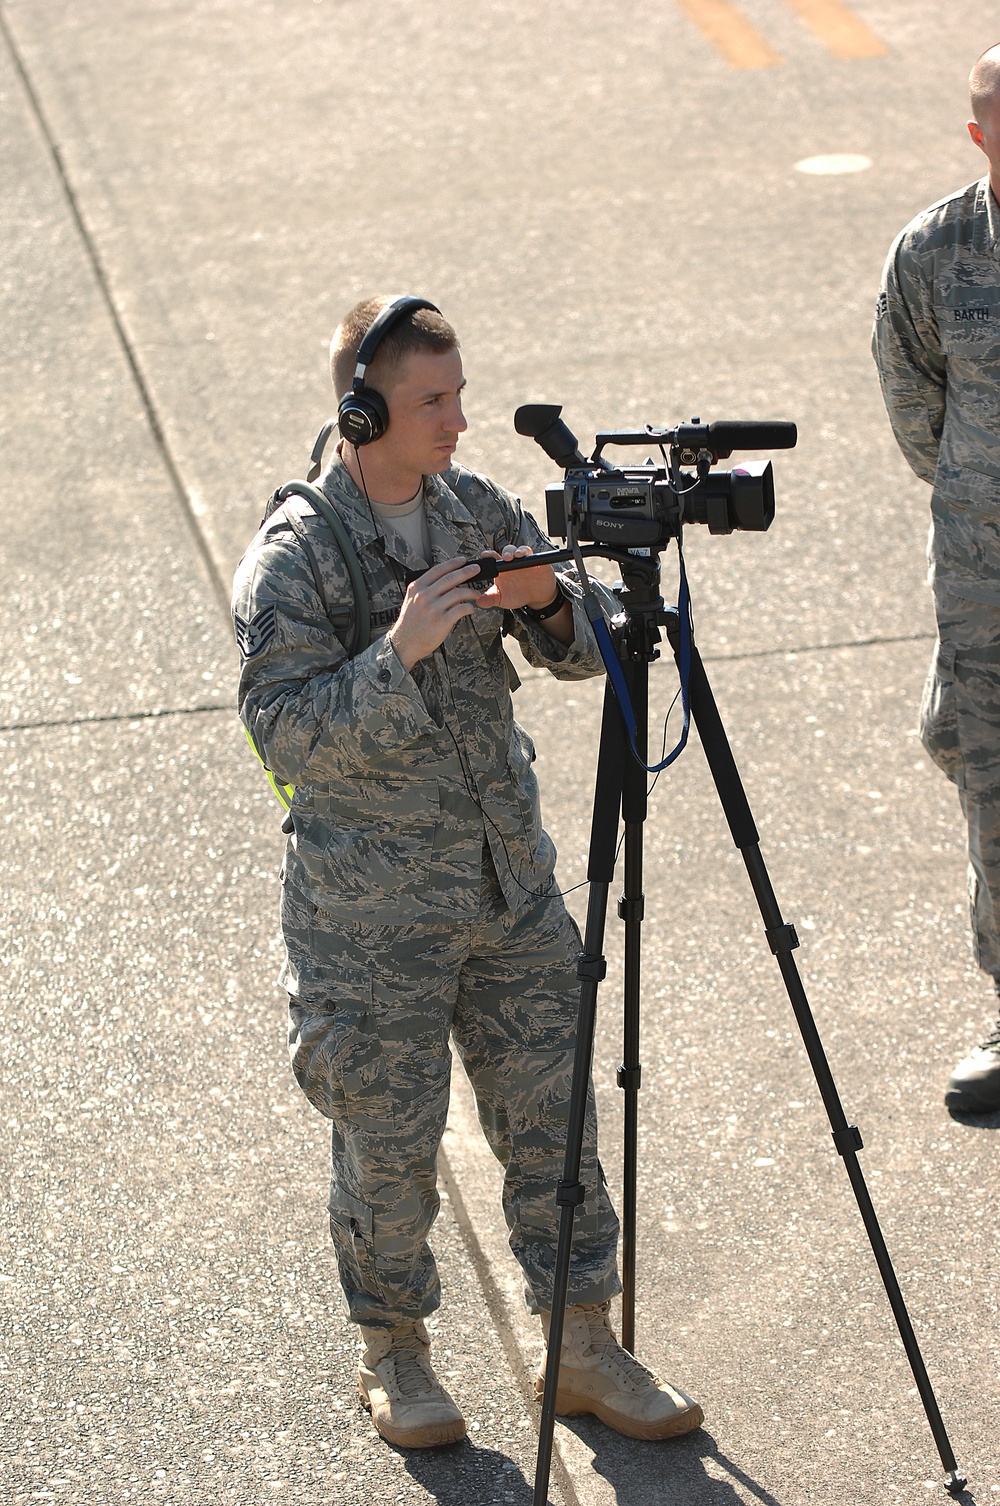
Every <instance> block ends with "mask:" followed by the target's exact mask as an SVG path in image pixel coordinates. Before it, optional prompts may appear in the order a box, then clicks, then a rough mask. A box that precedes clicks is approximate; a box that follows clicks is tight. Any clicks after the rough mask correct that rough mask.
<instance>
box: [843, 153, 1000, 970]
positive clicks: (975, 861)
mask: <svg viewBox="0 0 1000 1506" xmlns="http://www.w3.org/2000/svg"><path fill="white" fill-rule="evenodd" d="M872 353H873V355H874V357H875V360H876V363H877V365H878V371H879V379H880V381H881V384H882V393H883V396H884V398H885V404H886V408H887V410H888V413H889V418H890V421H891V423H892V427H893V431H894V433H895V435H896V439H897V441H898V442H899V446H900V448H901V449H902V451H903V454H904V455H905V456H906V459H907V460H908V461H909V463H910V465H911V466H912V468H913V469H914V471H916V473H917V475H918V476H920V477H921V478H922V479H923V480H924V481H927V482H929V483H930V484H931V486H932V487H933V491H932V494H931V530H930V539H929V543H928V559H929V563H930V579H931V583H932V585H933V588H934V602H935V610H936V614H937V620H938V638H939V641H938V644H937V646H936V649H935V654H934V660H933V662H932V664H931V669H930V674H929V676H928V680H927V685H926V688H925V691H924V699H923V706H922V710H921V736H922V739H923V742H924V746H925V747H926V748H927V751H928V752H929V753H930V755H931V757H932V758H933V759H934V761H935V762H936V763H937V764H938V765H939V767H940V768H942V769H943V770H944V771H945V773H946V774H947V775H948V777H949V778H950V779H952V780H953V781H954V782H955V783H956V785H957V786H958V791H959V796H960V798H961V801H962V808H963V811H964V813H965V816H966V820H967V823H968V828H969V864H970V866H969V892H970V914H971V921H972V931H973V938H974V948H975V953H976V959H977V962H978V963H979V966H980V967H982V968H983V969H984V970H985V971H986V972H989V973H991V974H993V976H994V977H1000V908H998V907H1000V757H998V753H1000V206H998V204H997V201H996V199H995V198H994V195H993V192H992V190H991V188H990V184H989V179H988V178H983V179H981V180H980V181H979V182H977V183H973V184H970V185H969V187H968V188H964V189H962V190H961V191H960V192H958V193H955V194H951V195H949V197H948V198H946V199H942V200H940V202H939V203H937V204H934V205H932V206H931V207H930V209H927V210H925V211H924V212H923V213H922V214H919V215H917V217H916V219H914V220H912V221H911V222H910V224H909V225H907V226H906V228H905V229H904V230H903V231H902V232H901V234H900V235H899V236H898V237H897V238H896V240H895V242H894V243H893V245H892V247H891V249H890V251H889V256H888V259H887V261H886V264H885V271H884V273H883V277H882V289H881V292H880V294H879V300H878V306H877V310H876V319H875V327H874V330H873V333H872Z"/></svg>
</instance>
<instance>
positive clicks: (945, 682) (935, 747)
mask: <svg viewBox="0 0 1000 1506" xmlns="http://www.w3.org/2000/svg"><path fill="white" fill-rule="evenodd" d="M920 741H921V742H922V743H923V745H924V747H925V748H926V750H927V753H928V754H929V756H930V757H931V758H932V759H933V761H934V762H935V763H936V764H937V766H938V768H939V769H941V770H942V771H943V772H944V773H945V774H947V776H948V778H949V779H950V780H952V781H953V783H955V784H957V785H959V787H961V785H962V780H963V773H964V770H963V760H962V748H961V744H960V743H959V740H958V713H957V699H956V691H955V645H954V644H953V643H942V642H940V641H939V642H938V644H937V646H936V648H935V650H934V658H933V659H932V660H931V667H930V670H929V671H928V674H927V682H926V684H925V685H924V694H923V699H922V701H921V703H920Z"/></svg>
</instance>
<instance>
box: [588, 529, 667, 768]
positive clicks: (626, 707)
mask: <svg viewBox="0 0 1000 1506" xmlns="http://www.w3.org/2000/svg"><path fill="white" fill-rule="evenodd" d="M678 554H679V555H680V585H679V588H678V592H677V615H678V617H679V618H680V638H681V641H680V652H679V654H678V656H677V657H678V670H679V673H680V680H681V707H682V709H683V712H684V723H683V726H682V727H681V735H680V737H679V739H678V741H677V746H676V747H675V748H674V749H673V750H672V751H671V752H670V753H668V754H667V756H666V758H664V759H663V760H662V762H660V763H655V764H648V763H646V762H645V760H644V759H643V758H641V757H640V754H639V748H638V743H637V740H636V726H635V712H634V711H633V709H632V700H631V697H630V696H629V693H628V685H627V684H626V682H625V673H624V671H623V669H622V666H621V660H620V659H619V658H618V655H617V654H616V653H615V646H614V643H613V642H612V639H611V631H610V629H609V627H608V624H607V623H606V622H605V620H604V617H603V615H597V616H595V617H593V618H592V619H591V626H592V627H593V629H594V636H595V637H596V639H597V646H598V648H599V649H600V651H601V658H602V659H603V660H604V667H605V669H606V670H607V672H608V679H609V680H610V681H611V686H612V689H613V690H614V693H615V698H616V700H617V701H618V706H619V709H620V711H621V714H622V721H623V722H624V723H625V730H626V732H627V733H628V740H629V743H630V744H631V747H632V754H633V756H634V758H635V761H636V763H638V764H639V765H640V766H641V767H642V768H643V769H645V770H646V773H647V774H658V773H659V772H660V770H661V769H665V768H666V767H667V765H668V764H672V763H673V761H674V759H675V758H678V757H679V756H680V754H681V753H683V751H684V748H685V747H686V745H687V740H688V732H689V731H690V729H691V697H690V684H691V593H690V591H689V589H688V580H687V571H686V570H685V568H684V555H683V553H682V551H681V550H680V549H679V548H678ZM595 606H596V602H595ZM589 615H590V614H589V612H588V616H589Z"/></svg>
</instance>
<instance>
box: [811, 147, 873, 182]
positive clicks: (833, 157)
mask: <svg viewBox="0 0 1000 1506" xmlns="http://www.w3.org/2000/svg"><path fill="white" fill-rule="evenodd" d="M871 165H872V159H871V158H870V157H861V156H859V155H857V154H856V153H854V152H833V153H831V154H830V155H829V156H826V157H803V159H802V161H801V162H796V164H795V171H796V172H797V173H811V174H813V175H814V176H816V177H824V176H832V175H833V174H836V173H863V172H864V171H865V169H866V168H868V167H871Z"/></svg>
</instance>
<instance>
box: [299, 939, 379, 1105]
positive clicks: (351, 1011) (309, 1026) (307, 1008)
mask: <svg viewBox="0 0 1000 1506" xmlns="http://www.w3.org/2000/svg"><path fill="white" fill-rule="evenodd" d="M288 1013H289V1031H288V1049H289V1055H290V1058H291V1066H292V1072H293V1073H294V1076H295V1081H296V1082H297V1083H298V1085H299V1087H300V1088H301V1089H302V1091H303V1093H304V1094H305V1095H306V1097H307V1098H308V1100H309V1102H310V1103H311V1104H312V1106H313V1108H314V1109H318V1110H319V1112H320V1113H321V1114H323V1115H325V1117H326V1118H327V1119H332V1120H333V1121H334V1122H335V1123H337V1124H339V1125H341V1126H344V1125H347V1124H349V1125H350V1126H351V1128H352V1130H354V1131H359V1130H360V1131H362V1132H365V1133H368V1134H375V1135H387V1134H389V1133H391V1131H392V1124H393V1111H392V1095H391V1093H390V1091H389V1081H388V1075H387V1073H386V1065H385V1057H384V1053H383V1050H382V1039H381V1036H380V1035H379V1032H378V1028H377V1025H376V1021H375V1017H374V1013H373V1010H372V984H371V975H370V973H368V972H367V971H364V970H362V969H360V968H351V967H347V966H345V965H343V964H341V965H340V967H339V969H338V985H337V996H336V997H335V998H330V999H324V1000H323V1001H322V1002H311V1001H308V1000H304V999H301V998H292V999H290V1000H289V1004H288Z"/></svg>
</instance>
